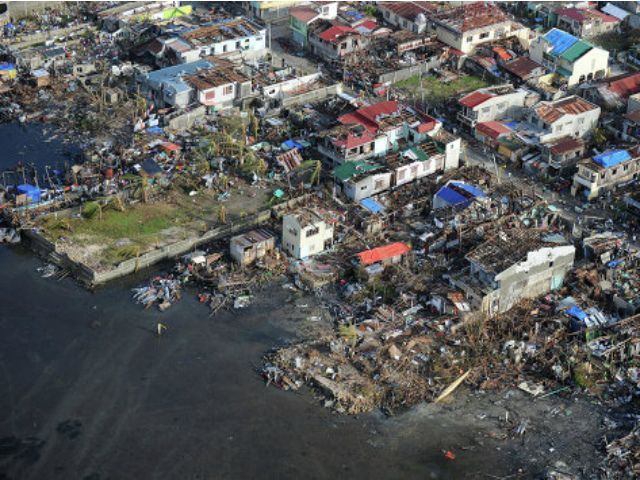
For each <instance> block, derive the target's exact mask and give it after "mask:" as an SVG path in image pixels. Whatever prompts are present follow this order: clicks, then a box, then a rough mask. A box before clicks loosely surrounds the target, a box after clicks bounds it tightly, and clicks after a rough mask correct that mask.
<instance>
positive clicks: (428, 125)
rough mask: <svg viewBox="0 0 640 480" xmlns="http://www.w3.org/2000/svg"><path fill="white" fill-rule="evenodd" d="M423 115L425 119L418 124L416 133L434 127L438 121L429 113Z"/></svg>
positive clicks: (424, 131) (425, 131)
mask: <svg viewBox="0 0 640 480" xmlns="http://www.w3.org/2000/svg"><path fill="white" fill-rule="evenodd" d="M425 117H426V118H425V121H424V122H422V123H421V124H420V125H418V128H417V130H418V133H427V132H430V131H431V130H433V129H434V128H436V124H437V123H438V121H437V120H436V119H435V118H433V117H430V116H429V115H425Z"/></svg>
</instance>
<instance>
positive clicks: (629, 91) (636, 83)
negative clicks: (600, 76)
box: [607, 72, 640, 98]
mask: <svg viewBox="0 0 640 480" xmlns="http://www.w3.org/2000/svg"><path fill="white" fill-rule="evenodd" d="M607 84H608V89H609V91H610V92H612V93H615V94H616V95H618V96H620V97H624V98H627V97H629V96H630V95H634V94H636V93H638V92H640V72H637V73H631V74H627V75H623V76H621V77H618V78H610V79H609V80H608V81H607Z"/></svg>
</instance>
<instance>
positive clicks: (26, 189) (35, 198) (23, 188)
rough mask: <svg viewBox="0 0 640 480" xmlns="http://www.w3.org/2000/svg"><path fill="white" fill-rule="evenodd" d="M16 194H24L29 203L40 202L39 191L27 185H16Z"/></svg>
mask: <svg viewBox="0 0 640 480" xmlns="http://www.w3.org/2000/svg"><path fill="white" fill-rule="evenodd" d="M18 193H20V194H25V195H26V196H27V198H29V200H31V203H38V202H39V201H40V189H39V188H38V187H35V186H33V185H29V184H28V183H24V184H22V185H18Z"/></svg>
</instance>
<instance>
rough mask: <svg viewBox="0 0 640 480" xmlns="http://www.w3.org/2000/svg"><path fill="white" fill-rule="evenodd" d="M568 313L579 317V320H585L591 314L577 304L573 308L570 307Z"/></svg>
mask: <svg viewBox="0 0 640 480" xmlns="http://www.w3.org/2000/svg"><path fill="white" fill-rule="evenodd" d="M567 315H570V316H572V317H573V318H577V319H578V320H583V321H584V320H586V318H587V317H588V316H589V315H587V314H586V313H585V312H584V310H582V309H581V308H580V307H578V306H577V305H574V306H572V307H571V308H568V309H567Z"/></svg>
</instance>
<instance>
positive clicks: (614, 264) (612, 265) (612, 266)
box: [607, 258, 624, 268]
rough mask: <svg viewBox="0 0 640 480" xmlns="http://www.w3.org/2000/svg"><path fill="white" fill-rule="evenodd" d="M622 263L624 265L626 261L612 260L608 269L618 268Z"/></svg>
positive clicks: (608, 264)
mask: <svg viewBox="0 0 640 480" xmlns="http://www.w3.org/2000/svg"><path fill="white" fill-rule="evenodd" d="M621 263H624V260H621V259H619V258H617V259H615V260H611V261H610V262H609V263H607V267H608V268H616V267H617V266H618V265H620V264H621Z"/></svg>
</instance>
